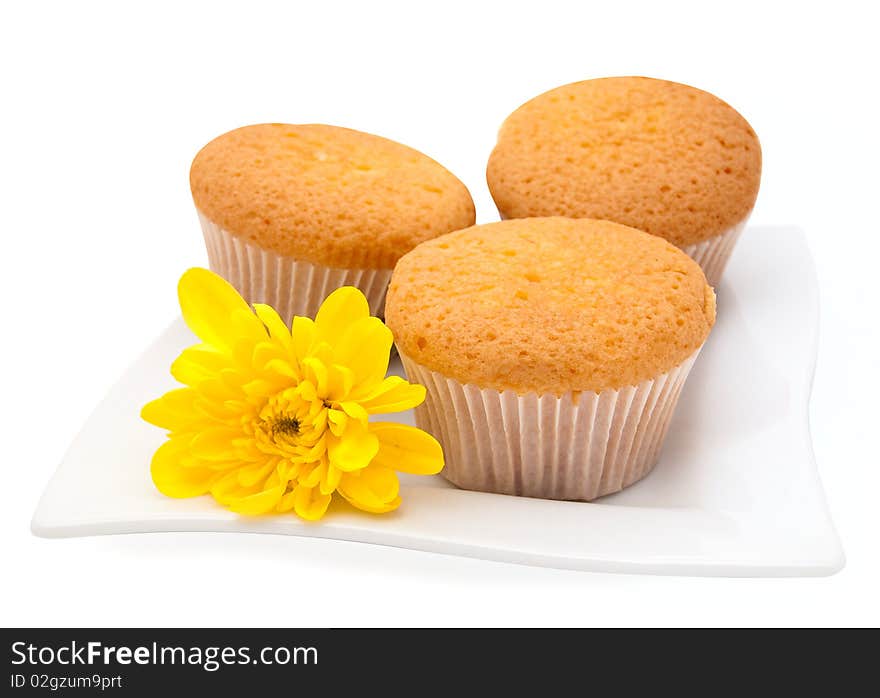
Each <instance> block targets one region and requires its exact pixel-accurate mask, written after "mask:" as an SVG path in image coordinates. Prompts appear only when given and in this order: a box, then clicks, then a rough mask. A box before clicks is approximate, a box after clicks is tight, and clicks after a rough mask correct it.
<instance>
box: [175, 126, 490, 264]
mask: <svg viewBox="0 0 880 698" xmlns="http://www.w3.org/2000/svg"><path fill="white" fill-rule="evenodd" d="M190 185H191V188H192V195H193V199H194V201H195V205H196V208H198V210H199V211H200V212H201V213H202V214H203V215H204V216H206V217H207V218H208V219H210V220H211V221H213V222H214V223H215V224H217V225H218V226H220V227H221V228H223V229H225V230H227V231H229V232H230V233H232V234H233V235H236V236H239V237H241V238H242V239H243V240H244V241H245V242H249V243H252V244H255V245H258V246H259V247H262V248H265V249H269V250H272V251H274V252H276V253H278V254H280V255H284V256H287V257H292V258H295V259H302V260H306V261H309V262H313V263H316V264H322V265H325V266H330V267H339V268H363V269H383V268H384V269H391V268H392V267H393V266H394V263H395V262H396V261H397V259H398V258H399V257H400V256H401V255H402V254H404V253H405V252H407V251H409V250H410V249H412V248H413V247H415V246H416V245H417V244H418V243H420V242H423V241H424V240H429V239H431V238H433V237H436V236H438V235H442V234H443V233H447V232H449V231H451V230H457V229H459V228H464V227H467V226H469V225H473V223H474V204H473V200H472V199H471V196H470V193H469V192H468V190H467V188H466V187H465V186H464V184H462V183H461V182H460V181H459V180H458V179H457V178H456V177H455V176H454V175H453V174H452V173H450V172H449V171H448V170H446V169H445V168H444V167H443V166H442V165H440V164H439V163H437V162H435V161H434V160H432V159H431V158H429V157H428V156H426V155H423V154H422V153H420V152H418V151H417V150H414V149H412V148H409V147H407V146H405V145H401V144H400V143H396V142H394V141H390V140H388V139H385V138H381V137H379V136H374V135H371V134H368V133H362V132H360V131H353V130H351V129H346V128H339V127H335V126H325V125H320V124H306V125H291V124H259V125H255V126H245V127H243V128H239V129H236V130H234V131H230V132H229V133H225V134H223V135H222V136H220V137H218V138H216V139H214V140H213V141H211V142H210V143H208V145H206V146H205V147H204V148H202V150H201V151H200V152H199V153H198V155H196V157H195V159H194V160H193V163H192V168H191V170H190Z"/></svg>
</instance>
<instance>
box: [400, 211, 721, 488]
mask: <svg viewBox="0 0 880 698" xmlns="http://www.w3.org/2000/svg"><path fill="white" fill-rule="evenodd" d="M714 321H715V294H714V292H713V290H712V288H711V287H710V286H709V285H708V283H707V282H706V277H705V276H704V275H703V272H702V270H701V269H700V267H699V265H698V264H696V262H694V261H693V260H692V259H691V258H690V257H688V256H687V255H686V254H684V253H683V252H682V251H681V250H679V249H678V248H676V247H675V246H674V245H671V244H670V243H668V242H667V241H665V240H663V239H662V238H659V237H656V236H654V235H649V234H647V233H644V232H641V231H639V230H636V229H634V228H629V227H627V226H624V225H620V224H618V223H612V222H609V221H599V220H590V219H581V220H576V219H571V218H561V217H555V218H525V219H522V220H508V221H502V222H500V223H491V224H488V225H477V226H474V227H471V228H467V229H465V230H460V231H457V232H454V233H450V234H448V235H444V236H442V237H439V238H436V239H434V240H430V241H428V242H424V243H422V244H421V245H419V246H418V247H416V248H415V249H414V250H413V251H412V252H409V253H408V254H406V255H404V256H403V257H402V258H401V260H400V261H399V262H398V263H397V267H396V268H395V270H394V274H393V276H392V278H391V286H390V288H389V291H388V302H387V306H386V322H387V323H388V326H389V327H390V328H391V330H392V332H393V333H394V337H395V339H396V342H397V347H398V350H399V352H400V355H401V358H402V360H403V364H404V367H405V369H406V372H407V375H408V376H409V378H410V380H412V381H415V382H417V383H421V384H423V385H424V386H425V387H426V389H427V397H426V399H425V402H424V404H423V405H421V406H420V407H418V408H416V422H417V424H418V425H419V427H421V428H422V429H425V430H426V431H428V432H430V433H431V434H433V435H434V436H435V437H436V438H437V439H438V440H439V441H440V443H441V444H442V445H443V449H444V452H445V457H446V469H445V470H444V471H443V474H444V475H445V477H446V478H447V479H448V480H450V481H451V482H452V483H454V484H455V485H457V486H459V487H462V488H465V489H473V490H482V491H488V492H498V493H503V494H513V495H523V496H528V497H541V498H547V499H571V500H591V499H595V498H596V497H601V496H602V495H605V494H609V493H611V492H616V491H618V490H620V489H622V488H624V487H627V486H628V485H631V484H632V483H634V482H636V481H637V480H639V479H640V478H642V477H644V476H645V475H646V474H647V473H648V472H649V471H650V470H651V468H652V467H653V466H654V464H655V462H656V461H657V457H658V454H659V453H660V448H661V446H662V444H663V439H664V436H665V434H666V430H667V428H668V426H669V421H670V419H671V417H672V413H673V410H674V408H675V404H676V401H677V400H678V396H679V393H680V391H681V389H682V385H683V384H684V381H685V378H686V377H687V375H688V372H689V371H690V369H691V366H692V365H693V363H694V360H695V359H696V357H697V354H698V353H699V351H700V348H701V347H702V346H703V343H704V342H705V340H706V338H707V336H708V335H709V331H710V329H711V328H712V325H713V323H714Z"/></svg>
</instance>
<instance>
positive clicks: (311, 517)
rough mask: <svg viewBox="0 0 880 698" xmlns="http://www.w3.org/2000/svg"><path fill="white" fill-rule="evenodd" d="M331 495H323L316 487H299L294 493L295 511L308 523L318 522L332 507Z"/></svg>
mask: <svg viewBox="0 0 880 698" xmlns="http://www.w3.org/2000/svg"><path fill="white" fill-rule="evenodd" d="M330 499H331V495H329V494H321V493H320V492H319V491H318V488H316V487H304V486H303V485H297V486H296V489H294V491H293V510H294V511H295V512H296V514H297V516H299V517H301V518H303V519H305V520H306V521H317V520H318V519H320V518H321V517H322V516H324V513H325V512H326V511H327V507H328V506H330Z"/></svg>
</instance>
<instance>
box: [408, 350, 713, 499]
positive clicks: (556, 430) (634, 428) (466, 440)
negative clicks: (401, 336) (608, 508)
mask: <svg viewBox="0 0 880 698" xmlns="http://www.w3.org/2000/svg"><path fill="white" fill-rule="evenodd" d="M698 354H699V350H697V351H696V352H695V353H694V354H692V355H691V356H690V357H689V358H688V359H686V360H685V361H684V362H683V363H682V364H680V365H679V366H677V367H675V368H673V369H672V370H671V371H669V372H668V373H665V374H663V375H661V376H658V377H657V378H655V379H653V380H647V381H644V382H642V383H640V384H639V385H636V386H631V387H626V388H621V389H619V390H605V391H602V392H601V393H594V392H584V393H579V394H577V395H574V394H572V393H567V394H565V395H563V396H562V397H558V396H556V395H553V394H545V395H540V396H539V395H537V394H535V393H528V394H525V395H518V394H517V393H516V392H515V391H512V390H505V391H503V392H499V391H497V390H492V389H481V388H479V387H477V386H475V385H464V384H462V383H459V382H458V381H456V380H453V379H451V378H447V377H446V376H444V375H442V374H440V373H437V372H435V371H432V370H430V369H428V368H425V367H424V366H421V365H420V364H418V363H416V362H415V361H413V360H412V359H410V358H409V357H407V356H404V355H403V354H401V359H402V360H403V364H404V367H405V368H406V373H407V375H408V376H409V379H410V380H411V381H414V382H417V383H421V384H422V385H424V386H425V388H426V389H427V396H426V398H425V402H424V403H423V404H422V405H420V406H419V407H417V408H416V410H415V416H416V424H417V425H418V426H419V428H421V429H424V430H425V431H427V432H429V433H430V434H432V435H433V436H434V437H435V438H436V439H437V440H438V441H439V442H440V443H441V445H442V446H443V451H444V454H445V458H446V467H445V468H444V470H443V472H442V475H443V476H444V477H445V478H446V479H447V480H449V481H450V482H452V483H453V484H454V485H457V486H458V487H461V488H463V489H468V490H480V491H484V492H496V493H500V494H512V495H520V496H525V497H539V498H542V499H571V500H583V501H589V500H591V499H596V498H597V497H601V496H603V495H606V494H610V493H612V492H617V491H618V490H622V489H623V488H624V487H627V486H629V485H631V484H633V483H634V482H637V481H638V480H640V479H641V478H643V477H645V475H647V474H648V473H649V472H650V471H651V469H652V468H653V467H654V464H655V463H656V462H657V458H658V456H659V454H660V448H661V446H662V445H663V440H664V438H665V437H666V431H667V429H668V428H669V422H670V420H671V418H672V413H673V410H674V408H675V404H676V402H677V401H678V397H679V394H680V393H681V388H682V385H683V384H684V381H685V379H686V378H687V375H688V373H689V372H690V370H691V367H692V366H693V364H694V361H695V360H696V358H697V355H698Z"/></svg>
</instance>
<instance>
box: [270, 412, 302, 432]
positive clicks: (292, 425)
mask: <svg viewBox="0 0 880 698" xmlns="http://www.w3.org/2000/svg"><path fill="white" fill-rule="evenodd" d="M299 427H300V424H299V420H298V419H297V418H296V417H287V416H282V417H279V418H278V419H276V420H275V421H274V422H272V433H273V434H279V433H280V434H286V435H288V436H291V435H294V434H299Z"/></svg>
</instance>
